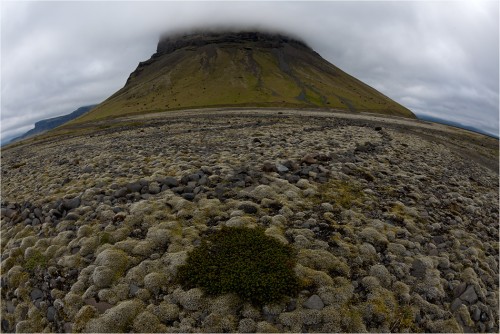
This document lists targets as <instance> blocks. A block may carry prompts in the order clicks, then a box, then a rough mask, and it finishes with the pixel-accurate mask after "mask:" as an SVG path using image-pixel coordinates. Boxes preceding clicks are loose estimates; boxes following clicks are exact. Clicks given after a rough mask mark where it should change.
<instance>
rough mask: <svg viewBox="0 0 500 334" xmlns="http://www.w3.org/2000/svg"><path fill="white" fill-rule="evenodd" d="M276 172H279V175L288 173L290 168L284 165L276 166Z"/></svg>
mask: <svg viewBox="0 0 500 334" xmlns="http://www.w3.org/2000/svg"><path fill="white" fill-rule="evenodd" d="M276 170H277V171H278V172H279V173H286V172H288V170H289V169H288V167H286V166H283V165H282V164H276Z"/></svg>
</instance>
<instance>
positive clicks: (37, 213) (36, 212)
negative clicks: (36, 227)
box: [33, 208, 42, 219]
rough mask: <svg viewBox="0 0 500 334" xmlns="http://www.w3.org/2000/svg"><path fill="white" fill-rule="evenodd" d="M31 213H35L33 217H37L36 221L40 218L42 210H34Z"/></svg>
mask: <svg viewBox="0 0 500 334" xmlns="http://www.w3.org/2000/svg"><path fill="white" fill-rule="evenodd" d="M33 212H34V213H35V217H37V218H38V219H41V218H42V210H40V208H35V210H34V211H33Z"/></svg>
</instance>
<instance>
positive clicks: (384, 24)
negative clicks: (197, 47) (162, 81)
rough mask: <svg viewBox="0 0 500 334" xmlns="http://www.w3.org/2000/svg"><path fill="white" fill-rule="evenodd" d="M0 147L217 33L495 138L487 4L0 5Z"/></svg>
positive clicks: (494, 33) (494, 29) (494, 24)
mask: <svg viewBox="0 0 500 334" xmlns="http://www.w3.org/2000/svg"><path fill="white" fill-rule="evenodd" d="M1 6H2V7H1V8H0V9H1V57H2V58H1V65H2V67H1V85H2V87H1V136H2V139H3V140H8V139H9V138H11V137H13V136H17V135H20V134H22V133H24V132H26V131H28V130H29V129H31V128H33V126H34V123H35V122H36V121H39V120H41V119H45V118H50V117H55V116H59V115H63V114H67V113H69V112H71V111H73V110H75V109H77V108H78V107H80V106H83V105H88V104H94V103H99V102H101V101H103V100H105V99H106V98H107V97H109V96H110V95H111V94H113V93H114V92H115V91H117V90H118V89H119V88H121V87H122V86H123V85H124V84H125V81H126V79H127V78H128V75H129V74H130V73H131V72H132V71H133V70H134V69H135V68H136V66H137V64H138V63H139V62H140V61H143V60H146V59H148V58H149V57H150V56H151V55H152V54H153V53H154V52H155V50H156V44H157V41H158V37H159V35H160V34H161V33H162V32H178V31H183V30H186V29H192V28H203V27H212V26H221V25H222V26H227V27H231V28H233V29H238V28H241V29H248V28H260V29H273V30H278V31H281V32H285V33H286V32H289V33H290V34H292V35H295V36H297V37H299V38H301V39H303V40H304V41H305V42H306V43H307V44H308V45H309V46H311V47H312V48H313V49H314V50H315V51H317V52H318V53H319V54H320V55H321V56H322V57H323V58H325V59H327V60H328V61H330V62H331V63H333V64H335V65H336V66H338V67H340V68H341V69H343V70H344V71H346V72H348V73H349V74H351V75H353V76H355V77H357V78H358V79H360V80H362V81H364V82H366V83H367V84H369V85H371V86H373V87H374V88H376V89H378V90H379V91H381V92H382V93H384V94H385V95H387V96H389V97H390V98H392V99H394V100H396V101H398V102H399V103H401V104H403V105H405V106H406V107H408V108H410V109H411V110H412V111H413V112H414V113H416V114H417V115H432V116H437V117H440V118H444V119H448V120H452V121H457V122H460V123H462V124H466V125H470V126H474V127H477V128H480V129H482V130H484V131H487V132H489V133H493V134H496V135H498V123H499V121H498V119H499V106H498V99H499V26H498V25H499V23H498V22H499V19H498V18H499V3H498V1H490V2H486V1H451V2H449V1H447V2H434V1H433V2H427V1H425V2H376V1H373V2H310V1H309V2H185V1H183V2H2V3H1Z"/></svg>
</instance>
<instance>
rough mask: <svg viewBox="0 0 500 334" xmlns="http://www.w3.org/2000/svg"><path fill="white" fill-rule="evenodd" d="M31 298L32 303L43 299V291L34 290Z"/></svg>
mask: <svg viewBox="0 0 500 334" xmlns="http://www.w3.org/2000/svg"><path fill="white" fill-rule="evenodd" d="M30 296H31V300H32V301H35V300H37V299H42V298H43V291H42V290H40V289H39V288H34V289H33V290H31V293H30Z"/></svg>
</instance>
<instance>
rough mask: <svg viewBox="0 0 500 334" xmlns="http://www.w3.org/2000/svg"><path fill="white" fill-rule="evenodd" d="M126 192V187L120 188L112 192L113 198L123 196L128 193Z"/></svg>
mask: <svg viewBox="0 0 500 334" xmlns="http://www.w3.org/2000/svg"><path fill="white" fill-rule="evenodd" d="M128 192H129V191H128V189H127V188H120V189H118V190H117V191H115V192H114V194H113V197H115V198H120V197H125V196H126V195H127V194H128Z"/></svg>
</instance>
